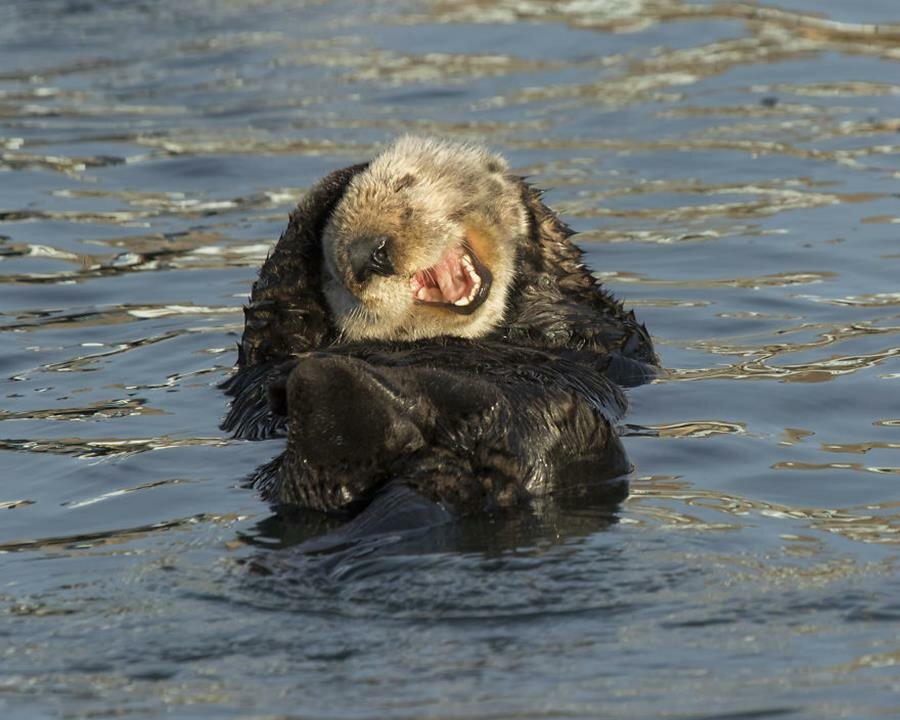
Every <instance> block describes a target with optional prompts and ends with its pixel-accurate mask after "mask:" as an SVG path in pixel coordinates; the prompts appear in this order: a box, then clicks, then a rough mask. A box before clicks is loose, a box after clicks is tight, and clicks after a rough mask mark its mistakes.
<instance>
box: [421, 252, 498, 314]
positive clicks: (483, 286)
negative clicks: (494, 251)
mask: <svg viewBox="0 0 900 720" xmlns="http://www.w3.org/2000/svg"><path fill="white" fill-rule="evenodd" d="M491 280H492V277H491V273H490V271H489V270H488V269H487V268H486V267H485V266H484V265H482V264H481V262H480V261H479V260H478V256H477V255H476V254H475V253H474V252H473V251H472V248H470V247H469V246H468V245H466V244H465V243H463V244H461V245H457V246H456V247H454V248H452V249H451V250H450V251H449V252H447V254H446V255H444V257H442V258H441V259H440V260H439V261H438V262H436V263H435V264H434V265H432V266H431V267H429V268H425V269H424V270H419V271H418V272H417V273H416V274H415V275H413V276H412V278H411V279H410V281H409V287H410V289H411V290H412V296H413V300H414V301H415V302H416V303H418V304H421V305H441V306H442V307H445V308H447V309H448V310H452V311H453V312H456V313H460V314H462V315H468V314H470V313H473V312H475V311H476V310H477V309H478V308H479V307H480V306H481V304H482V303H483V302H484V301H485V300H487V296H488V294H489V293H490V291H491Z"/></svg>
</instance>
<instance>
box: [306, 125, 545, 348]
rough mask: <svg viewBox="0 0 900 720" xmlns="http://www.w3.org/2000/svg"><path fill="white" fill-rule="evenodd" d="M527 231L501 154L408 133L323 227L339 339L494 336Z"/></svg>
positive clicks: (327, 288) (358, 180)
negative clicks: (493, 331)
mask: <svg viewBox="0 0 900 720" xmlns="http://www.w3.org/2000/svg"><path fill="white" fill-rule="evenodd" d="M527 226H528V221H527V214H526V211H525V207H524V205H523V202H522V199H521V195H520V190H519V187H518V184H517V182H516V180H515V179H514V178H510V177H509V176H508V175H507V166H506V162H505V161H504V160H503V159H502V158H501V157H499V156H498V155H494V154H492V153H489V152H488V151H486V150H484V149H482V148H479V147H476V146H472V145H465V144H458V143H451V142H446V141H440V140H435V139H425V138H416V137H404V138H401V139H400V140H398V141H396V142H395V143H394V144H393V145H391V146H390V147H389V148H388V149H387V150H385V151H384V152H383V153H382V154H381V155H379V156H378V157H376V158H375V159H374V160H373V161H372V162H371V163H370V164H369V166H368V168H366V169H365V170H364V171H362V172H360V173H358V174H357V175H355V176H354V177H353V179H352V180H351V181H350V183H349V184H348V186H347V189H346V191H345V192H344V195H343V197H342V198H341V200H340V201H339V202H338V204H337V206H336V207H335V209H334V212H333V213H332V215H331V217H330V219H329V221H328V223H327V224H326V226H325V229H324V232H323V234H322V249H323V256H324V277H323V291H324V294H325V298H326V300H327V302H328V305H329V307H330V309H331V311H332V313H333V315H334V319H335V323H336V325H337V328H338V330H339V332H340V333H341V336H342V337H344V338H345V339H348V340H361V339H384V340H395V339H408V340H414V339H418V338H424V337H435V336H438V335H455V336H458V337H478V336H480V335H484V334H486V333H488V332H490V331H491V330H492V329H493V328H494V327H496V326H497V325H498V324H499V323H500V322H501V320H502V319H503V313H504V309H505V306H506V298H507V294H508V291H509V288H510V286H511V284H512V282H513V278H514V275H515V266H516V253H517V248H518V247H519V244H520V242H521V241H522V239H523V238H524V237H525V235H526V233H527Z"/></svg>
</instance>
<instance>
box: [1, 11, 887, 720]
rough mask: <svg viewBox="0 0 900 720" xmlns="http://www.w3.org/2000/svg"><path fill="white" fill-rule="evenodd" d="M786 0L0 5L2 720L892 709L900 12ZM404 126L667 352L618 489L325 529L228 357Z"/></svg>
mask: <svg viewBox="0 0 900 720" xmlns="http://www.w3.org/2000/svg"><path fill="white" fill-rule="evenodd" d="M777 4H778V7H774V6H769V7H764V6H759V5H755V4H750V3H743V2H728V3H724V2H709V1H705V0H697V1H696V2H685V1H683V0H622V1H617V2H611V1H610V0H596V1H591V0H588V1H584V2H581V1H579V2H544V1H543V0H527V1H522V0H516V1H515V2H513V1H512V0H509V1H507V0H503V1H501V2H493V1H492V2H481V1H478V2H471V1H469V0H467V1H466V2H463V1H462V0H440V1H438V2H419V1H418V0H406V1H404V2H401V3H395V2H373V3H352V2H349V1H341V0H324V1H318V0H317V1H315V2H288V1H287V0H234V1H230V2H211V1H210V0H188V1H187V2H173V1H170V0H164V1H163V2H157V3H113V4H110V3H100V2H93V1H92V0H86V1H82V2H71V1H70V0H48V1H47V2H42V3H33V2H28V1H27V0H12V2H7V3H5V4H4V5H3V7H2V8H0V333H2V336H0V337H2V339H3V344H2V348H3V352H2V353H0V370H2V373H0V378H2V394H0V398H2V403H0V459H2V468H3V471H4V472H3V478H4V483H3V485H2V488H3V489H2V491H0V513H2V518H3V522H2V523H0V557H2V560H0V562H2V563H3V574H2V575H3V578H4V579H3V580H2V582H0V613H2V615H0V617H5V620H6V621H5V622H0V637H2V639H3V643H2V645H3V650H2V653H3V664H2V667H3V671H2V672H0V714H2V715H3V716H4V717H23V718H32V717H34V718H37V717H111V716H119V715H125V716H129V717H135V718H143V717H157V716H160V715H163V714H166V715H170V716H178V717H182V716H191V717H195V716H196V717H211V718H222V717H250V716H253V717H286V716H300V715H302V716H304V717H347V716H350V715H353V716H354V717H372V718H383V717H409V718H413V717H424V716H428V717H453V718H462V717H471V718H485V717H497V718H500V717H524V716H528V717H545V718H558V717H584V718H594V717H599V716H611V717H635V718H646V717H696V718H699V717H706V718H712V717H723V716H731V717H735V716H741V717H775V716H785V717H815V718H820V717H837V716H846V717H875V716H878V717H882V716H892V715H895V714H897V713H898V712H900V704H898V702H897V700H896V697H897V695H896V690H897V679H896V678H897V676H896V665H897V662H898V658H900V645H898V642H900V638H898V634H897V628H898V622H900V602H898V600H897V598H898V597H900V582H898V572H897V571H898V560H900V555H898V552H897V547H898V544H900V484H898V483H900V463H898V460H897V453H898V450H900V419H898V400H897V399H898V397H900V394H898V380H900V365H898V362H900V361H898V355H900V343H898V342H897V338H898V331H900V313H898V306H900V293H898V282H897V278H898V277H900V251H898V244H897V238H898V226H900V212H898V207H900V205H898V199H900V193H898V185H897V181H898V180H900V163H898V161H897V155H898V151H900V140H898V137H900V135H898V132H900V84H898V82H897V77H898V76H897V63H898V61H900V50H898V48H900V13H898V11H897V9H896V8H895V7H893V5H894V4H893V3H891V2H883V1H880V0H878V1H876V0H873V1H872V2H868V3H856V4H844V3H837V2H834V1H831V2H811V0H778V2H777ZM405 131H415V132H432V133H438V134H443V135H449V136H453V137H457V138H472V139H477V140H482V141H485V142H487V143H489V144H490V145H492V146H493V147H495V148H496V149H498V150H500V151H502V152H503V153H504V154H506V155H507V156H508V157H509V159H510V161H511V164H512V165H513V167H514V168H515V170H516V172H519V173H521V174H523V175H527V176H529V178H530V180H531V181H532V182H533V183H535V184H536V185H538V186H540V187H544V188H547V189H548V193H547V196H546V198H547V200H548V202H549V203H550V204H551V205H553V206H554V207H556V208H558V209H560V210H561V211H563V212H564V213H565V215H566V217H567V219H569V220H570V222H571V223H572V224H573V226H575V228H576V229H577V230H578V231H579V232H580V235H579V236H578V239H579V241H580V242H581V243H582V246H583V247H584V248H585V250H586V253H587V257H588V261H589V263H590V265H591V267H593V268H594V269H595V271H596V273H597V276H598V277H599V278H601V279H602V280H603V281H604V282H605V283H606V284H608V285H609V286H610V287H611V288H612V289H613V290H614V291H615V292H617V293H618V294H619V295H621V296H622V297H624V298H625V299H626V300H627V301H628V304H630V305H632V306H635V307H636V308H637V309H638V312H639V313H640V315H641V319H642V320H644V321H646V323H647V326H648V327H649V328H650V329H651V330H652V331H653V332H654V334H655V338H656V341H657V343H658V347H659V349H660V352H661V354H662V358H663V362H664V363H665V364H666V366H667V368H668V369H667V372H666V373H664V374H663V375H662V376H661V377H660V378H659V380H658V381H657V382H656V383H655V384H654V385H652V386H648V387H641V388H637V389H634V390H632V391H631V392H630V399H631V406H632V407H631V412H630V414H629V416H628V417H627V418H626V423H627V424H626V425H623V427H622V428H621V431H622V434H623V436H624V441H625V443H626V444H627V448H628V452H629V455H630V457H631V459H632V461H633V462H634V464H635V466H636V471H635V474H634V478H633V480H632V494H631V497H630V498H629V499H628V500H627V501H625V502H624V503H623V504H622V505H621V506H619V507H617V508H610V507H607V506H602V505H596V506H590V505H589V506H586V507H578V508H572V507H568V506H567V505H566V504H565V503H563V502H556V501H548V502H541V503H539V504H536V505H535V507H534V508H532V510H531V511H530V512H526V513H521V514H519V515H516V516H511V517H506V518H493V519H473V520H471V521H467V522H466V523H462V524H460V525H458V526H453V527H452V528H443V529H441V530H434V531H432V532H430V533H425V534H422V535H418V536H415V537H403V536H388V537H382V538H379V539H378V540H377V541H372V542H362V543H351V544H350V545H348V546H347V547H345V548H343V549H341V550H340V551H338V552H329V553H320V554H306V555H303V554H300V553H299V552H297V548H298V546H299V545H301V544H303V543H304V542H307V541H308V540H309V539H310V538H311V537H316V536H319V535H321V534H322V533H325V532H329V531H332V530H334V529H335V523H334V522H333V521H332V520H329V519H327V518H322V517H319V516H298V517H294V518H289V519H283V518H276V517H273V516H272V515H271V513H270V511H269V510H268V508H267V507H265V506H264V505H263V504H262V503H260V502H259V500H258V499H257V498H256V497H255V495H254V494H253V493H252V492H251V491H249V490H247V489H246V488H244V487H242V482H243V479H244V478H245V477H246V475H247V474H248V473H249V472H251V471H252V470H253V469H254V468H255V467H257V466H258V465H260V464H261V463H263V462H265V461H267V460H268V459H269V458H271V457H272V456H274V455H275V454H277V453H278V452H279V449H280V445H279V441H277V440H275V441H267V442H261V443H246V442H237V441H233V440H230V439H229V438H228V437H226V436H224V435H223V434H222V433H221V431H220V430H219V429H218V421H219V419H220V417H221V416H222V414H223V410H224V406H225V404H224V398H223V396H222V395H221V393H220V392H219V391H218V390H217V388H216V385H217V383H219V382H220V381H221V380H222V379H224V378H225V377H226V376H227V373H228V371H229V368H230V367H231V364H232V362H233V361H234V347H235V342H236V340H237V339H238V337H239V333H240V330H241V327H242V315H241V309H240V306H241V303H242V302H243V301H244V299H245V298H246V294H247V291H248V289H249V285H250V282H251V280H252V278H253V276H254V273H255V269H256V268H257V267H258V266H259V265H260V264H261V263H262V261H263V260H264V259H265V257H266V254H267V253H268V252H269V250H270V248H271V247H272V244H273V242H274V240H275V239H276V238H277V237H278V234H279V233H280V231H281V229H282V227H283V225H284V222H285V218H286V214H287V212H288V211H289V209H290V207H291V206H292V205H293V204H294V203H295V202H296V200H297V199H298V197H300V196H301V195H302V193H303V191H304V188H307V187H309V186H310V185H311V184H312V183H313V182H315V180H317V179H318V178H319V177H321V176H322V175H323V174H324V173H325V172H327V171H329V170H331V169H334V168H336V167H340V166H342V165H347V164H350V163H352V162H356V161H358V160H361V159H365V158H367V157H369V156H371V154H372V153H373V152H374V151H375V150H376V148H377V147H378V146H379V145H380V144H381V143H383V142H385V141H386V140H388V139H389V138H391V137H393V136H394V135H396V134H398V133H401V132H405ZM745 381H752V382H745ZM307 547H308V546H307Z"/></svg>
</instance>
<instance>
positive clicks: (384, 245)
mask: <svg viewBox="0 0 900 720" xmlns="http://www.w3.org/2000/svg"><path fill="white" fill-rule="evenodd" d="M389 244H390V243H389V240H388V238H386V237H384V236H375V237H361V238H357V239H356V240H354V241H353V242H352V243H351V244H350V269H351V270H352V271H353V277H354V278H356V282H359V283H363V282H366V280H368V279H369V278H370V277H371V276H372V275H373V274H375V275H383V276H387V275H393V274H394V272H395V270H394V266H393V264H392V263H391V256H390V252H389V247H388V246H389Z"/></svg>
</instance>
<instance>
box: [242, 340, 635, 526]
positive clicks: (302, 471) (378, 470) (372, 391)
mask: <svg viewBox="0 0 900 720" xmlns="http://www.w3.org/2000/svg"><path fill="white" fill-rule="evenodd" d="M599 362H601V359H599V358H597V357H596V356H594V355H593V354H585V355H581V354H578V353H569V354H568V355H551V354H547V353H544V352H538V351H534V350H529V349H525V348H515V347H511V346H509V345H504V344H499V343H487V342H473V341H466V340H454V339H439V340H432V341H423V342H419V343H414V344H404V345H391V344H381V345H373V344H371V343H370V344H366V345H364V346H352V345H350V346H344V347H342V348H333V349H331V350H329V351H327V352H325V351H323V352H316V353H310V354H306V355H302V356H299V357H298V358H296V359H295V360H294V361H293V362H291V363H288V364H284V365H282V366H281V367H280V368H279V369H278V371H277V372H276V373H273V374H272V375H271V376H270V377H269V380H268V392H267V397H268V402H269V405H270V408H271V410H272V411H273V412H275V413H276V414H279V415H282V416H283V417H284V420H285V422H286V427H287V448H286V450H285V452H284V453H283V454H282V456H281V457H280V458H278V459H277V460H276V461H275V462H273V463H272V464H270V465H269V466H267V467H266V468H264V469H263V470H262V471H261V472H260V473H259V474H258V475H257V477H256V478H255V482H254V484H255V485H256V486H257V487H258V488H259V489H260V490H261V492H262V494H263V496H264V497H265V498H266V499H268V500H269V501H271V502H273V503H274V504H275V505H280V506H299V507H306V508H313V509H317V510H323V511H330V512H342V513H348V514H349V515H356V514H357V513H359V512H360V511H361V510H362V509H364V508H367V507H368V506H369V505H370V504H372V503H373V500H374V499H376V498H377V497H378V496H379V493H380V492H381V491H382V490H383V489H384V488H386V487H389V486H391V487H396V486H397V485H402V486H403V487H404V488H407V489H409V490H411V491H413V492H414V493H415V494H416V496H417V497H420V498H424V499H426V500H428V501H430V502H432V503H436V504H438V505H439V506H440V507H441V508H445V509H446V510H448V511H449V512H452V513H453V514H469V513H475V512H485V511H487V512H491V511H494V510H501V509H504V508H512V507H516V506H521V505H524V504H527V503H528V502H529V500H530V499H531V498H532V497H534V496H542V495H546V494H550V493H553V494H559V495H561V496H569V497H571V496H573V495H575V496H581V495H584V494H587V493H594V492H600V493H609V492H610V488H611V487H614V488H615V491H614V492H613V495H614V497H615V498H617V499H621V496H622V495H623V494H624V488H625V485H624V483H623V482H622V481H621V480H620V481H619V482H611V481H613V480H614V479H616V478H621V477H622V476H623V475H624V474H625V473H627V472H628V471H629V469H630V466H629V464H628V461H627V458H626V457H625V453H624V450H623V448H622V445H621V442H620V441H619V438H618V436H617V434H616V432H615V429H614V425H613V423H614V422H615V421H616V420H617V419H618V418H619V417H620V416H621V414H622V413H623V412H624V408H625V403H624V399H623V396H622V393H621V391H620V390H619V389H618V388H617V387H616V386H615V385H613V384H612V383H610V382H608V381H607V380H606V379H605V378H604V377H603V375H602V374H601V372H599V370H600V368H598V367H597V366H596V363H599ZM410 497H411V496H404V498H405V499H404V502H407V501H408V500H409V498H410ZM413 505H415V503H413ZM419 510H421V507H419ZM422 517H423V522H424V523H427V522H432V521H433V519H434V516H433V515H430V514H429V513H425V514H424V515H423V516H422Z"/></svg>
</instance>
